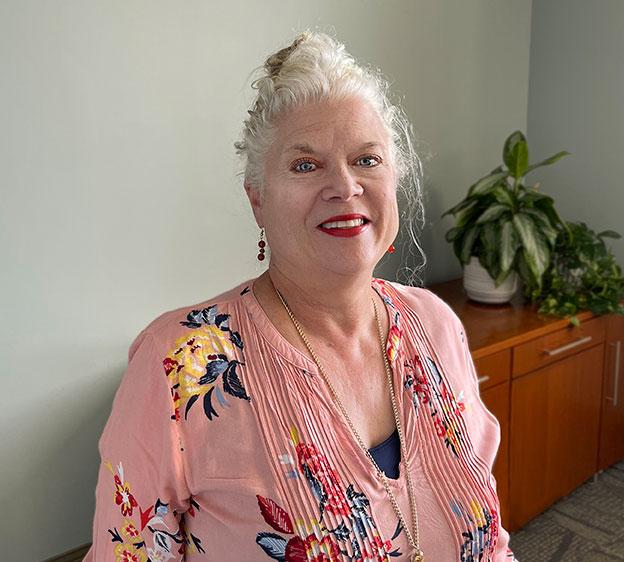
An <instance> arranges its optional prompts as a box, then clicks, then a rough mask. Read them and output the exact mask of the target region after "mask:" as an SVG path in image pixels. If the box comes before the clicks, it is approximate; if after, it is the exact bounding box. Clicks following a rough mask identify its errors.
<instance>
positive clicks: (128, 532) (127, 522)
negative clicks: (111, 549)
mask: <svg viewBox="0 0 624 562" xmlns="http://www.w3.org/2000/svg"><path fill="white" fill-rule="evenodd" d="M121 534H122V535H123V536H124V538H125V539H126V540H127V541H128V542H130V543H137V542H142V541H143V539H142V538H141V532H140V531H139V529H137V526H136V524H135V522H134V521H132V520H131V519H124V522H123V524H122V526H121Z"/></svg>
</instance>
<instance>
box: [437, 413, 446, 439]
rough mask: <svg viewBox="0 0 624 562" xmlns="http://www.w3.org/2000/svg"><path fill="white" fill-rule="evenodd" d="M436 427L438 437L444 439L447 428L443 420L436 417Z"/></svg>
mask: <svg viewBox="0 0 624 562" xmlns="http://www.w3.org/2000/svg"><path fill="white" fill-rule="evenodd" d="M434 425H435V428H436V432H437V433H438V437H444V436H445V435H446V428H445V427H444V425H443V424H442V420H440V418H438V417H436V418H435V420H434Z"/></svg>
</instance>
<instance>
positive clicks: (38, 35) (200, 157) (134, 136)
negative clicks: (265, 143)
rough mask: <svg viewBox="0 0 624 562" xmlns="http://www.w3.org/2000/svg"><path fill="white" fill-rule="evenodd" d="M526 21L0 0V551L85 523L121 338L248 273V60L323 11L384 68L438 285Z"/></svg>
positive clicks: (525, 37) (496, 146) (487, 156)
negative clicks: (412, 151) (421, 161)
mask: <svg viewBox="0 0 624 562" xmlns="http://www.w3.org/2000/svg"><path fill="white" fill-rule="evenodd" d="M530 17H531V1H530V0H522V1H513V2H512V1H504V2H501V1H493V0H471V1H470V2H465V1H464V0H454V1H451V0H444V1H435V2H434V1H428V2H425V1H413V0H402V1H399V0H389V1H384V2H381V1H379V2H373V1H371V0H366V1H365V0H343V1H341V2H335V1H333V0H326V1H317V2H303V1H299V0H298V1H293V2H281V1H276V0H271V1H269V0H263V1H262V2H252V1H251V0H249V1H247V2H241V1H239V0H229V1H227V2H209V1H203V2H199V1H190V0H189V1H185V2H164V1H158V2H155V1H149V2H148V1H127V0H124V1H118V0H115V1H113V0H106V1H100V2H95V1H91V2H78V1H52V0H50V1H39V2H34V1H26V0H5V1H4V2H2V3H1V4H0V65H1V66H0V80H1V81H2V87H0V115H1V119H0V121H1V123H2V125H1V126H2V135H0V189H1V197H0V251H1V258H2V267H1V275H0V279H1V282H2V291H1V293H0V295H1V296H0V310H1V311H2V320H3V321H2V323H1V324H0V330H1V331H0V354H1V358H2V363H1V365H2V381H3V383H4V384H3V386H4V400H3V408H2V411H1V413H0V432H1V438H0V454H1V458H2V479H1V480H0V501H1V505H2V506H3V509H4V512H3V517H2V524H0V544H2V555H1V558H2V559H3V560H11V561H12V562H20V561H28V562H32V561H33V560H38V559H42V558H45V557H48V556H52V555H54V554H56V553H59V552H62V551H64V550H67V549H69V548H71V547H73V546H76V545H79V544H82V543H85V542H87V541H89V539H90V533H91V518H92V513H93V490H94V486H95V480H96V472H97V465H98V456H97V450H96V442H97V439H98V437H99V435H100V432H101V430H102V427H103V424H104V422H105V420H106V418H107V416H108V413H109V411H110V404H111V399H112V396H113V393H114V390H115V388H116V386H117V384H118V382H119V379H120V377H121V375H122V373H123V370H124V367H125V362H126V353H127V348H128V345H129V344H130V342H131V340H132V338H133V337H134V336H135V335H136V334H137V332H138V331H139V330H140V329H141V328H142V327H143V326H145V325H146V324H147V323H148V322H149V321H150V320H151V319H153V318H154V317H155V316H156V315H158V314H160V313H161V312H163V311H165V310H168V309H171V308H174V307H178V306H183V305H186V304H192V303H195V302H199V301H201V300H204V299H206V298H208V297H210V296H212V295H215V294H216V293H218V292H220V291H222V290H224V289H226V288H228V287H229V286H231V285H233V284H235V283H238V282H240V281H242V280H244V279H246V278H249V277H251V276H254V275H256V274H257V273H258V272H259V271H260V269H259V268H258V266H257V265H256V262H255V253H256V252H255V250H256V246H255V244H256V229H255V226H254V224H253V222H252V218H251V213H250V212H249V210H248V209H247V205H246V203H245V200H244V196H243V194H242V189H241V185H240V183H241V182H240V179H239V178H238V177H236V176H235V172H236V170H237V169H238V164H237V162H236V159H235V157H234V151H233V148H232V143H233V142H234V140H236V138H237V136H238V133H239V129H240V125H241V123H242V119H243V118H244V116H245V110H246V108H247V105H248V103H249V102H250V100H251V92H250V89H249V85H248V82H246V78H247V76H248V74H249V72H250V71H251V69H252V68H253V67H254V66H256V65H259V64H261V62H262V60H263V57H264V56H265V55H266V54H267V53H268V52H270V51H272V50H274V49H276V48H277V47H279V46H282V45H284V44H285V43H286V42H287V41H289V40H290V39H291V38H292V37H293V35H294V32H295V31H298V30H300V29H302V28H304V27H307V26H312V27H314V26H319V27H320V28H321V29H329V28H330V26H333V28H334V29H335V30H336V34H337V36H338V37H339V38H340V39H341V40H342V41H344V42H345V43H346V44H347V46H348V48H349V49H350V50H351V51H352V52H353V53H354V54H355V55H356V56H357V57H359V58H360V59H361V60H362V61H367V62H370V63H371V64H373V65H375V66H379V67H381V68H382V69H383V70H384V71H385V73H386V74H387V75H388V76H389V77H390V78H391V79H392V81H393V83H394V85H395V90H396V91H397V92H398V93H400V94H402V95H403V96H404V98H405V107H406V109H407V111H408V113H409V115H410V116H411V118H412V120H413V122H414V126H415V129H416V131H417V133H418V136H419V138H420V139H421V142H422V146H423V147H424V149H425V151H426V152H428V153H430V155H431V158H430V159H429V160H428V161H427V162H426V174H427V199H426V210H427V218H428V226H427V229H426V232H425V233H424V235H423V244H424V247H425V250H426V252H427V254H428V258H429V266H428V269H427V273H426V277H425V281H426V282H427V283H431V282H434V281H438V280H444V279H447V278H450V277H455V276H458V275H459V274H460V272H461V270H460V268H459V265H458V263H457V261H456V259H455V258H454V256H453V255H452V252H451V249H450V247H449V246H448V245H447V243H446V242H445V241H444V232H445V231H446V230H447V229H448V228H449V227H450V226H451V225H452V220H451V219H450V218H449V217H446V218H445V219H444V221H442V220H441V219H440V215H441V213H442V212H443V211H444V210H446V209H447V208H449V207H450V206H451V205H453V204H455V203H456V202H457V201H458V200H459V199H460V198H462V197H463V196H464V194H465V191H466V189H467V187H468V185H469V184H470V183H471V182H472V181H473V180H474V179H476V178H477V177H478V176H479V175H481V174H483V173H484V172H487V171H489V170H490V169H491V168H493V167H494V166H496V165H497V164H498V161H499V159H500V153H501V143H502V140H503V139H504V138H505V137H506V135H507V134H508V133H509V132H511V131H512V130H514V129H516V128H523V129H524V128H525V127H526V118H527V114H526V111H527V110H526V107H527V88H528V63H529V43H530ZM556 144H557V146H556V147H555V148H559V144H560V143H556ZM610 226H614V225H613V224H611V225H610ZM395 265H396V264H392V263H388V264H387V266H386V267H385V269H384V271H385V273H386V275H388V276H390V277H392V275H393V271H392V267H393V266H395Z"/></svg>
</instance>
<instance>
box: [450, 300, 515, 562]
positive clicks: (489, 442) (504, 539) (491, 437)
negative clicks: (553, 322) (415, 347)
mask: <svg viewBox="0 0 624 562" xmlns="http://www.w3.org/2000/svg"><path fill="white" fill-rule="evenodd" d="M453 315H454V316H455V320H456V323H457V330H458V331H459V336H460V338H461V347H462V353H463V360H464V365H465V367H466V372H467V373H468V376H469V378H470V386H471V388H472V393H473V396H474V400H473V404H474V410H475V416H474V417H473V420H472V421H473V422H476V423H473V424H472V427H471V435H472V436H473V438H474V441H476V445H477V447H476V448H477V454H479V455H481V458H484V459H485V460H486V462H487V464H488V467H489V470H490V475H489V476H490V479H491V482H492V484H493V486H494V488H496V486H497V484H496V479H495V478H494V475H493V474H492V467H493V465H494V459H495V458H496V454H497V452H498V447H499V445H500V423H499V421H498V420H497V419H496V416H494V414H492V413H491V412H490V411H489V410H488V409H487V408H486V406H485V404H484V403H483V400H481V395H480V391H479V375H478V373H477V369H476V367H475V364H474V360H473V358H472V353H471V352H470V346H469V344H468V336H467V335H466V330H465V328H464V325H463V324H462V322H461V320H460V319H459V317H458V316H457V315H456V314H455V313H454V312H453ZM484 417H485V418H486V419H489V420H490V423H489V424H488V423H486V422H484V421H481V422H479V419H482V420H483V418H484ZM492 427H494V428H495V429H494V430H493V429H492ZM498 537H499V539H498V541H497V551H496V556H495V560H496V561H499V560H500V561H501V562H519V560H517V559H516V558H515V556H514V553H513V552H512V550H511V549H510V548H509V534H508V533H507V531H506V530H505V529H504V528H503V527H502V525H500V523H499V529H498Z"/></svg>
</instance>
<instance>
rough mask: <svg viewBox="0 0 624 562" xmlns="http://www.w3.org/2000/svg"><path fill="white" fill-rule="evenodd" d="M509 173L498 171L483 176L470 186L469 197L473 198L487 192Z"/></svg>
mask: <svg viewBox="0 0 624 562" xmlns="http://www.w3.org/2000/svg"><path fill="white" fill-rule="evenodd" d="M508 175H509V174H508V173H507V172H497V173H496V174H488V175H487V176H483V177H482V178H481V179H480V180H478V181H477V182H476V183H474V184H473V185H472V186H471V187H470V189H469V190H468V197H469V198H472V197H476V196H478V195H483V194H485V193H487V192H488V191H489V190H490V189H491V188H492V187H493V186H494V185H496V184H497V183H498V182H499V181H501V180H502V179H504V178H506V177H507V176H508Z"/></svg>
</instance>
